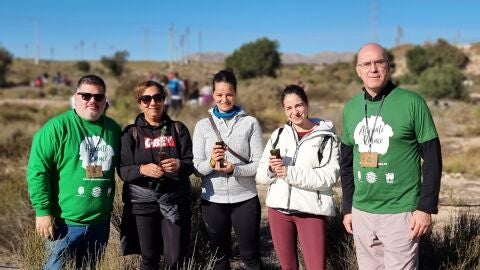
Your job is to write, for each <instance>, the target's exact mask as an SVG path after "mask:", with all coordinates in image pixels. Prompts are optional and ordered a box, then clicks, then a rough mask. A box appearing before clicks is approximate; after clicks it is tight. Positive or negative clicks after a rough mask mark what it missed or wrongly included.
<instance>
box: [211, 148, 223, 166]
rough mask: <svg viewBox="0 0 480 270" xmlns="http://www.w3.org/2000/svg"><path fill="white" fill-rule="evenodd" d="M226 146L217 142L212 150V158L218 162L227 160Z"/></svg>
mask: <svg viewBox="0 0 480 270" xmlns="http://www.w3.org/2000/svg"><path fill="white" fill-rule="evenodd" d="M225 151H226V149H225V147H224V146H222V145H218V144H215V145H214V146H213V150H212V157H211V159H212V160H214V161H215V162H216V163H219V161H220V160H222V159H223V160H225Z"/></svg>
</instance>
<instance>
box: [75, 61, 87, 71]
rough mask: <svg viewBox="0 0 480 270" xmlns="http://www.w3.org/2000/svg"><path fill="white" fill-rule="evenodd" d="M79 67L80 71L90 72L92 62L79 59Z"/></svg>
mask: <svg viewBox="0 0 480 270" xmlns="http://www.w3.org/2000/svg"><path fill="white" fill-rule="evenodd" d="M77 68H78V70H80V71H83V72H89V71H90V63H89V62H88V61H78V62H77Z"/></svg>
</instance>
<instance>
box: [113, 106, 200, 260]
mask: <svg viewBox="0 0 480 270" xmlns="http://www.w3.org/2000/svg"><path fill="white" fill-rule="evenodd" d="M162 130H165V134H164V137H167V138H168V140H166V143H165V147H166V148H164V150H165V151H164V152H166V153H168V155H169V157H173V158H178V159H179V160H180V163H181V164H180V169H179V171H178V172H177V173H168V174H165V175H164V177H163V179H161V180H159V179H154V178H150V177H146V176H143V175H141V174H140V165H141V164H147V163H158V162H159V156H158V153H159V150H160V147H159V139H160V134H161V132H162ZM152 139H157V141H155V140H152ZM121 144H122V146H121V153H120V166H119V169H118V174H119V175H120V178H121V179H122V180H123V181H124V185H123V194H122V199H123V202H124V203H125V205H124V208H123V216H122V222H121V225H120V243H121V252H122V255H128V254H140V253H141V251H140V244H139V240H138V234H137V227H136V222H135V217H134V211H133V209H135V207H137V210H136V211H138V209H140V210H141V211H142V212H144V211H145V210H146V211H147V212H151V211H152V210H153V211H158V210H159V211H160V212H161V213H162V215H163V216H164V217H165V218H166V219H168V220H169V221H171V222H172V223H178V224H184V223H185V224H187V225H186V226H190V225H189V223H190V222H189V221H190V214H189V213H190V210H189V208H190V203H189V200H190V191H191V187H190V180H189V176H190V175H191V174H192V173H193V170H194V167H193V162H192V159H193V154H192V140H191V137H190V133H189V131H188V129H187V127H186V126H185V125H184V124H183V123H181V122H175V121H172V120H171V119H170V117H168V115H166V114H164V116H163V119H162V122H161V124H160V126H159V127H154V126H151V125H149V124H148V123H147V121H146V120H145V116H144V115H143V114H140V115H138V116H137V118H136V120H135V123H134V124H132V125H129V126H127V127H126V128H125V129H124V131H123V134H122V138H121ZM155 209H157V210H155Z"/></svg>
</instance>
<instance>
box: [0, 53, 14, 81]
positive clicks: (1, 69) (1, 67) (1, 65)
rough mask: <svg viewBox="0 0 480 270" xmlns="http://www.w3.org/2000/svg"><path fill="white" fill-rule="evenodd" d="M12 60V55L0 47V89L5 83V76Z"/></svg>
mask: <svg viewBox="0 0 480 270" xmlns="http://www.w3.org/2000/svg"><path fill="white" fill-rule="evenodd" d="M12 60H13V55H12V54H11V53H10V52H9V51H7V50H6V49H4V48H2V47H0V87H1V86H4V85H5V84H6V83H7V81H6V79H5V75H6V74H7V71H8V67H9V66H10V64H11V63H12Z"/></svg>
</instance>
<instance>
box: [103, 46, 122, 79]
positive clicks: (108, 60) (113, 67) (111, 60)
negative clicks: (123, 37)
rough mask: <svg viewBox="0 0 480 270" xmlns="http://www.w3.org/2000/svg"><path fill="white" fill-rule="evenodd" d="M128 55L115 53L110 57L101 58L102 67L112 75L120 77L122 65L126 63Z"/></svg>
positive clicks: (120, 52)
mask: <svg viewBox="0 0 480 270" xmlns="http://www.w3.org/2000/svg"><path fill="white" fill-rule="evenodd" d="M128 55H129V53H128V52H127V51H119V52H115V54H114V55H113V56H112V57H106V56H103V57H102V59H101V62H102V65H104V66H105V67H106V68H108V69H109V70H110V71H111V72H112V74H113V75H115V76H117V77H118V76H120V75H122V73H123V71H124V65H125V63H126V62H127V58H128Z"/></svg>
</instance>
